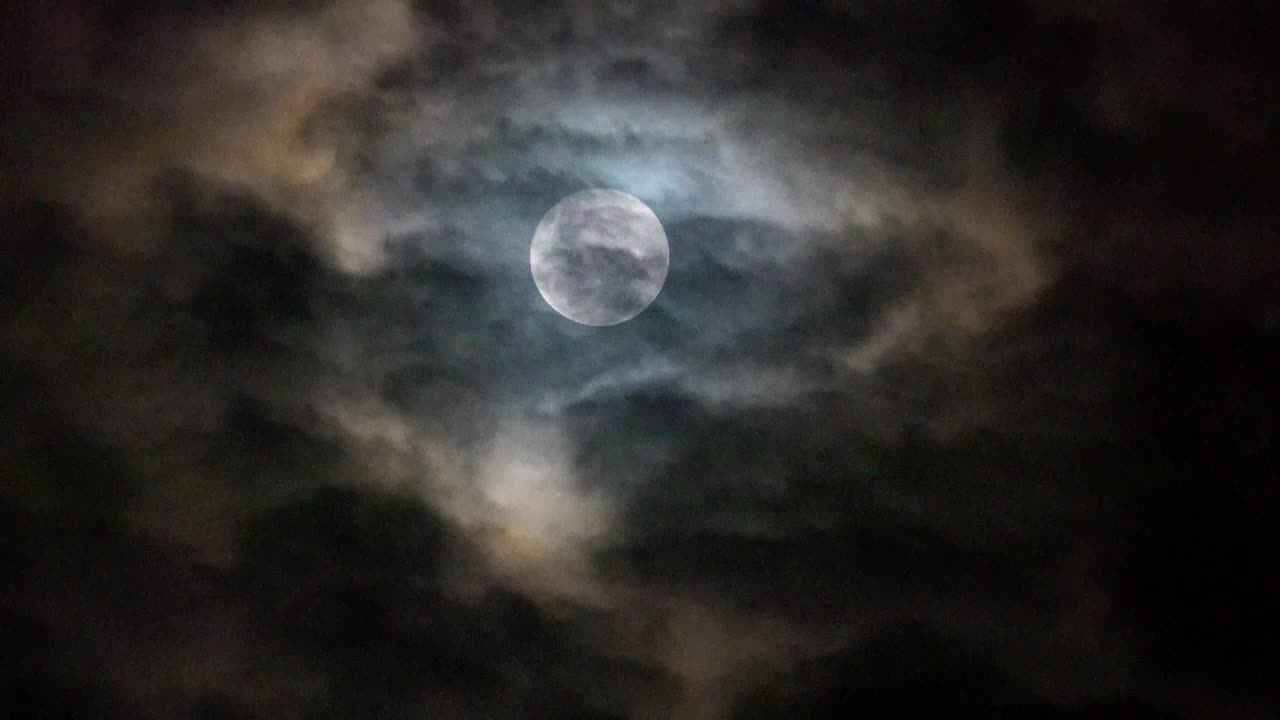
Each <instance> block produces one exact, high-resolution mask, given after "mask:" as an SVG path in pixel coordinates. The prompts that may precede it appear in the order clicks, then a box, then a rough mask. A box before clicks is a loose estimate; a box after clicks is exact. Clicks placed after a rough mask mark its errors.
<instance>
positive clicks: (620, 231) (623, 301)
mask: <svg viewBox="0 0 1280 720" xmlns="http://www.w3.org/2000/svg"><path fill="white" fill-rule="evenodd" d="M669 262H670V251H669V249H668V247H667V234H666V232H664V231H663V229H662V223H661V222H659V221H658V216H657V215H654V214H653V211H652V210H650V209H649V206H648V205H645V204H644V203H643V202H641V201H640V200H639V199H638V198H636V197H635V196H632V195H628V194H627V193H624V192H620V191H618V190H583V191H582V192H579V193H574V194H573V195H570V196H569V197H567V198H565V199H563V200H561V201H560V202H558V203H556V205H555V207H553V208H551V209H550V210H548V211H547V214H546V215H543V216H542V221H541V222H539V223H538V229H537V230H535V231H534V233H533V244H532V245H531V246H530V248H529V267H530V269H531V270H532V271H533V281H534V283H536V284H537V286H538V292H540V293H542V297H543V299H544V300H546V301H547V304H548V305H550V306H551V307H552V308H554V309H555V311H556V312H558V313H560V314H561V315H563V316H565V317H567V318H569V319H570V320H573V321H574V322H578V323H582V324H583V325H596V326H603V325H617V324H618V323H620V322H625V321H627V320H630V319H631V318H633V317H635V316H636V315H639V314H640V312H641V311H642V310H644V309H645V308H646V307H649V303H651V302H653V300H654V298H656V297H658V293H659V292H660V291H661V290H662V285H663V283H665V282H666V280H667V266H668V264H669Z"/></svg>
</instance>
